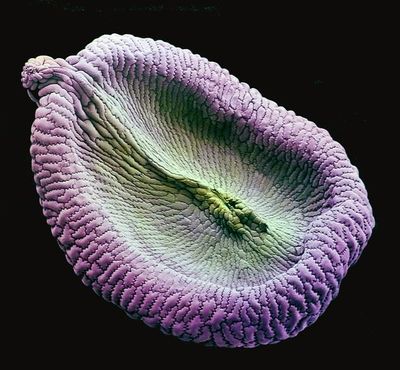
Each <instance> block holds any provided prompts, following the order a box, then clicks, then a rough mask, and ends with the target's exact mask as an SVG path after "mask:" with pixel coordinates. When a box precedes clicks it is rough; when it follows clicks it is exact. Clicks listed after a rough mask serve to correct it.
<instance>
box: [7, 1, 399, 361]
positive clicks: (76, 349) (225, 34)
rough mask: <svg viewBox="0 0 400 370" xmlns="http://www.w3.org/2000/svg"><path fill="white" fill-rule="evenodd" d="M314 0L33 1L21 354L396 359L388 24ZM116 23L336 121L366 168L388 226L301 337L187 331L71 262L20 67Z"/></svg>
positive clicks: (16, 272) (21, 46) (18, 286)
mask: <svg viewBox="0 0 400 370" xmlns="http://www.w3.org/2000/svg"><path fill="white" fill-rule="evenodd" d="M259 3H261V2H259ZM77 4H79V5H77ZM256 4H257V3H256ZM301 10H302V12H301V13H300V9H293V8H287V9H281V10H276V9H272V8H271V7H270V6H269V5H268V4H267V5H265V6H264V7H263V8H261V7H260V5H255V4H250V3H248V2H247V1H246V2H242V3H241V5H232V4H229V2H225V3H222V2H220V3H218V2H213V1H209V2H202V3H201V2H196V1H190V0H189V1H182V2H180V3H179V2H178V3H174V4H171V3H167V2H161V1H147V2H140V1H139V2H137V1H136V2H133V1H131V2H128V3H124V4H122V3H119V2H118V3H117V2H113V1H111V2H110V3H109V5H100V3H98V2H86V3H85V2H74V1H70V2H67V1H64V2H54V1H27V2H25V3H23V5H22V4H21V8H20V9H18V10H17V11H16V13H13V15H17V16H16V17H13V18H11V20H12V21H15V22H16V25H14V26H16V27H15V29H18V32H15V33H14V34H13V36H12V37H13V38H12V42H13V43H14V44H15V45H18V47H16V48H15V49H14V51H13V53H12V55H13V58H12V63H13V69H12V71H13V74H10V75H9V76H8V77H11V78H12V81H13V86H16V90H15V91H16V92H15V95H14V101H16V102H17V105H16V107H17V108H16V110H15V111H16V113H17V115H15V114H14V115H13V117H14V118H13V120H12V122H13V123H12V124H11V125H8V126H7V127H6V128H5V129H4V130H5V132H6V133H7V140H5V143H4V144H5V146H6V148H7V150H9V152H10V153H13V154H12V158H11V159H12V160H10V161H9V162H11V163H12V169H11V173H12V176H13V178H14V179H15V181H13V183H12V186H10V187H8V190H7V194H10V193H11V194H12V195H10V196H7V197H6V198H7V203H8V208H7V214H8V215H9V216H10V217H8V219H10V220H12V223H11V224H10V226H9V227H10V228H9V229H7V230H6V231H5V234H9V235H12V236H13V239H12V240H14V242H12V243H8V244H7V245H8V246H9V249H10V250H11V251H12V253H13V257H12V258H13V260H12V261H14V262H10V263H9V265H10V267H11V268H12V271H13V273H12V275H11V276H14V278H13V279H10V281H9V284H8V285H10V288H11V290H12V291H13V293H14V296H13V298H12V299H11V300H7V302H8V303H7V305H8V306H10V308H11V310H12V314H13V315H12V316H10V321H11V323H12V324H11V325H12V328H13V329H12V331H11V332H10V334H9V336H8V338H9V341H8V344H9V346H10V349H11V352H12V353H15V355H13V356H14V360H15V361H20V360H23V361H25V360H27V361H28V362H29V363H30V364H32V365H33V364H44V363H46V362H47V363H50V364H51V363H52V364H54V366H56V365H57V364H58V365H60V364H64V363H66V362H68V361H71V364H72V365H74V364H78V359H79V364H82V362H80V361H82V360H87V362H88V363H91V364H92V365H93V366H95V365H97V364H114V365H115V366H119V365H121V364H122V363H124V366H128V365H129V366H132V367H134V366H137V361H139V359H141V360H145V363H146V364H147V365H149V366H150V365H153V364H155V363H156V362H159V361H163V362H164V364H165V365H168V366H172V365H173V364H177V363H182V365H183V366H185V367H189V366H191V365H193V364H196V365H199V366H206V365H207V364H209V365H212V364H215V365H217V364H216V363H214V362H212V361H214V360H215V359H219V360H222V361H223V362H222V363H221V364H223V365H224V366H230V364H233V363H237V364H247V365H248V366H249V367H252V366H263V367H264V366H281V365H285V364H288V365H299V366H300V365H305V364H306V365H307V366H311V365H314V366H316V367H323V366H325V365H324V364H326V363H328V364H332V365H335V364H336V365H337V366H341V365H345V364H349V362H354V363H360V362H364V361H365V360H367V361H371V360H375V359H376V360H379V362H380V363H381V364H382V363H383V362H384V361H387V360H388V358H387V357H384V356H383V355H382V353H383V352H382V351H383V350H384V349H388V348H389V342H390V340H389V339H387V334H386V333H385V330H387V329H389V330H390V328H391V325H395V323H394V320H392V319H391V314H389V312H390V311H385V310H384V308H385V295H384V292H383V291H382V290H383V289H384V288H383V286H384V279H385V274H386V270H385V268H384V266H385V265H386V261H385V260H386V259H387V253H388V252H387V251H386V252H384V248H386V247H387V244H388V241H384V237H385V231H384V228H385V221H384V216H385V214H384V210H383V203H385V200H384V199H383V198H382V196H384V194H382V193H383V191H382V187H381V185H382V171H383V170H382V168H380V167H379V166H377V165H375V163H376V160H377V158H376V153H377V151H379V150H378V146H379V145H382V141H384V139H383V132H382V124H383V123H382V122H381V119H380V118H381V116H380V113H379V111H380V110H381V109H384V108H382V107H383V106H384V104H381V103H380V101H379V99H380V81H381V79H382V75H383V73H384V70H382V67H381V66H380V65H379V59H380V58H381V56H382V53H381V51H380V48H381V45H382V38H381V37H382V35H381V34H379V32H378V31H379V30H380V28H381V26H380V24H379V22H378V21H377V12H376V10H375V9H366V8H359V9H355V10H354V11H351V10H350V9H346V8H337V6H335V5H334V4H333V3H328V2H326V3H325V2H324V5H323V6H320V7H319V8H318V7H315V6H314V7H312V8H310V9H304V8H302V9H301ZM113 32H116V33H121V34H123V33H130V34H133V35H135V36H141V37H151V38H153V39H162V40H164V41H168V42H170V43H172V44H173V45H175V46H179V47H182V48H188V49H190V50H192V51H193V52H195V53H198V54H200V55H201V56H204V57H206V58H208V59H209V60H211V61H215V62H218V63H219V64H220V65H221V66H223V67H224V68H227V69H228V70H229V71H230V72H231V73H232V74H234V75H235V76H236V77H238V78H239V79H240V80H241V81H244V82H247V83H248V84H249V85H250V86H251V87H254V88H257V89H258V90H259V91H260V92H261V94H262V95H263V96H265V97H267V98H269V99H271V100H274V101H276V102H278V103H279V104H280V105H283V106H284V107H285V108H287V109H292V110H294V111H295V112H296V113H297V114H299V115H302V116H305V117H307V118H308V119H310V120H312V121H314V122H316V123H317V125H319V126H320V127H324V128H326V129H327V130H328V131H329V132H330V133H331V135H332V137H333V138H334V139H335V140H337V141H339V142H340V143H341V144H342V145H343V146H344V147H345V148H346V151H347V153H348V155H349V157H350V159H351V161H352V163H353V164H355V165H356V166H357V167H358V169H359V171H360V176H361V178H362V179H363V181H364V182H365V184H366V186H367V189H368V192H369V197H370V200H371V204H372V206H373V209H374V215H375V218H376V221H377V226H376V228H375V230H374V234H373V237H372V239H371V240H370V242H369V244H368V246H367V248H366V250H365V252H364V253H363V255H362V257H361V258H360V260H359V262H358V263H357V264H356V265H355V266H354V267H353V268H351V270H350V271H349V274H348V276H347V277H346V278H345V279H344V281H343V283H342V287H341V292H340V294H339V296H338V298H337V299H336V300H335V301H334V302H333V303H332V304H331V305H330V307H329V308H328V310H327V312H326V313H325V314H324V315H323V316H322V317H321V318H320V319H319V320H318V321H317V323H315V324H314V325H313V326H311V327H310V328H308V329H306V330H305V331H304V332H302V333H301V334H299V335H298V336H297V337H296V338H294V339H289V340H286V341H284V342H281V343H279V344H275V345H272V346H265V347H258V348H256V349H250V350H243V349H233V350H229V349H218V348H207V347H204V346H202V345H197V344H193V343H185V342H181V341H179V340H177V339H175V338H173V337H169V336H165V335H163V334H161V333H160V332H159V331H158V330H155V329H150V328H148V327H146V326H145V325H144V324H142V323H141V322H140V321H135V320H130V319H128V317H127V316H125V314H124V313H123V312H122V311H120V310H119V309H117V308H116V307H114V306H113V305H111V304H109V303H106V302H104V301H103V300H102V299H101V298H99V297H97V296H96V295H95V294H94V293H93V292H92V291H91V290H90V289H88V288H86V287H85V286H84V285H83V284H82V283H81V282H80V281H79V279H78V278H77V277H76V276H75V275H74V274H73V272H72V268H71V267H70V265H68V264H67V262H66V261H65V259H64V257H63V254H62V252H61V250H59V248H58V247H57V244H56V241H55V240H54V238H53V237H52V236H51V233H50V228H49V227H48V226H47V224H46V223H45V219H44V217H43V215H42V212H41V208H40V206H39V203H38V197H37V194H36V192H35V187H34V183H33V176H32V173H31V169H30V155H29V145H30V142H29V135H30V125H31V123H32V121H33V118H34V112H35V104H34V103H33V102H31V101H30V100H29V99H28V96H27V95H26V91H24V89H23V88H22V87H21V85H20V84H19V78H20V77H19V74H20V72H21V69H22V66H23V64H24V63H25V61H26V60H27V59H28V58H31V57H36V56H38V55H42V54H45V55H50V56H52V57H63V58H65V57H67V56H68V55H72V54H75V53H77V52H78V51H80V50H81V49H83V48H84V47H85V45H86V44H88V43H89V42H91V41H92V40H93V39H94V38H96V37H98V36H100V35H102V34H105V33H113ZM10 108H11V107H10ZM15 117H17V120H16V119H15ZM380 153H381V154H382V153H383V152H380ZM382 155H384V154H382ZM14 192H15V194H14ZM21 219H22V220H23V222H15V220H21ZM14 236H16V237H14ZM385 254H386V257H384V256H385ZM8 276H10V275H8ZM385 312H387V313H385ZM183 355H185V356H187V355H188V356H189V359H184V358H183V357H182V356H183ZM237 361H238V362H237ZM311 367H312V366H311ZM78 368H79V367H78Z"/></svg>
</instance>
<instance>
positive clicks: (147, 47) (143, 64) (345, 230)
mask: <svg viewBox="0 0 400 370" xmlns="http://www.w3.org/2000/svg"><path fill="white" fill-rule="evenodd" d="M22 83H23V86H24V87H25V88H26V89H27V90H28V93H29V95H30V97H31V98H32V99H33V100H34V101H36V102H37V104H38V108H37V110H36V115H35V121H34V123H33V126H32V137H31V141H32V146H31V155H32V168H33V171H34V174H35V176H34V178H35V182H36V185H37V191H38V193H39V196H40V203H41V205H42V207H43V212H44V215H45V216H46V218H47V222H48V224H49V225H50V226H51V230H52V233H53V235H54V236H55V237H56V238H57V240H58V243H59V245H60V246H61V248H62V249H63V251H64V252H65V254H66V257H67V260H68V262H69V263H70V264H71V265H72V266H73V268H74V271H75V273H76V274H77V275H78V276H79V277H80V278H81V279H82V281H83V282H84V283H85V284H86V285H88V286H90V287H92V289H93V290H94V291H95V292H96V293H97V294H99V295H101V296H102V297H103V298H104V299H106V300H107V301H110V302H113V303H114V304H116V305H117V306H119V307H121V308H122V309H123V310H124V311H125V312H126V313H127V314H128V315H129V316H131V317H134V318H141V319H142V320H143V321H144V322H145V323H146V324H148V325H150V326H156V327H159V328H160V329H161V330H162V331H163V332H164V333H168V334H173V335H175V336H177V337H179V338H181V339H183V340H192V341H195V342H202V343H206V344H209V345H216V346H221V347H254V346H257V345H259V344H268V343H274V342H278V341H281V340H283V339H286V338H288V337H292V336H295V335H296V334H297V333H299V332H300V331H301V330H303V329H304V328H305V327H307V326H308V325H310V324H312V323H313V322H314V321H315V320H316V319H317V318H318V317H319V316H320V315H321V314H322V313H323V312H324V310H325V309H326V308H327V306H328V305H329V303H330V302H331V301H332V299H333V298H335V296H336V295H337V294H338V291H339V285H340V282H341V280H342V278H343V277H344V276H345V274H346V272H347V270H348V268H349V267H350V266H351V265H352V264H353V263H354V262H355V261H357V259H358V257H359V256H360V254H361V252H362V250H363V248H364V247H365V245H366V243H367V240H368V238H369V237H370V235H371V230H372V227H373V225H374V219H373V216H372V212H371V207H370V205H369V202H368V199H367V193H366V190H365V188H364V185H363V183H362V181H361V180H360V179H359V177H358V172H357V169H356V168H355V167H354V166H352V165H351V163H350V161H349V159H348V158H347V156H346V153H345V151H344V149H343V147H342V146H341V145H340V144H338V143H337V142H335V141H333V139H332V138H331V137H330V136H329V134H328V133H327V131H325V130H323V129H320V128H318V127H317V126H316V125H315V124H314V123H312V122H310V121H308V120H306V119H305V118H302V117H299V116H296V115H295V114H294V112H292V111H287V110H286V109H284V108H282V107H279V106H277V104H275V103H274V102H272V101H269V100H267V99H264V98H263V97H261V95H260V93H259V92H258V91H257V90H255V89H251V88H249V86H248V85H247V84H245V83H240V82H239V81H238V80H237V78H235V77H233V76H232V75H230V74H229V73H228V71H227V70H225V69H222V68H221V67H220V66H219V65H218V64H216V63H213V62H209V61H208V60H207V59H204V58H201V57H200V56H199V55H194V54H192V53H191V52H190V51H188V50H182V49H180V48H176V47H174V46H172V45H170V44H168V43H165V42H162V41H153V40H151V39H141V38H137V37H133V36H130V35H124V36H120V35H110V36H109V35H106V36H102V37H100V38H98V39H96V40H95V41H93V42H92V43H91V44H89V45H88V46H87V47H86V48H85V49H84V50H82V51H81V52H79V53H78V54H77V55H74V56H70V57H68V58H66V59H65V60H64V59H60V58H58V59H53V58H51V57H47V56H40V57H38V58H36V59H30V60H29V61H28V62H27V63H26V65H25V67H24V69H23V72H22Z"/></svg>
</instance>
